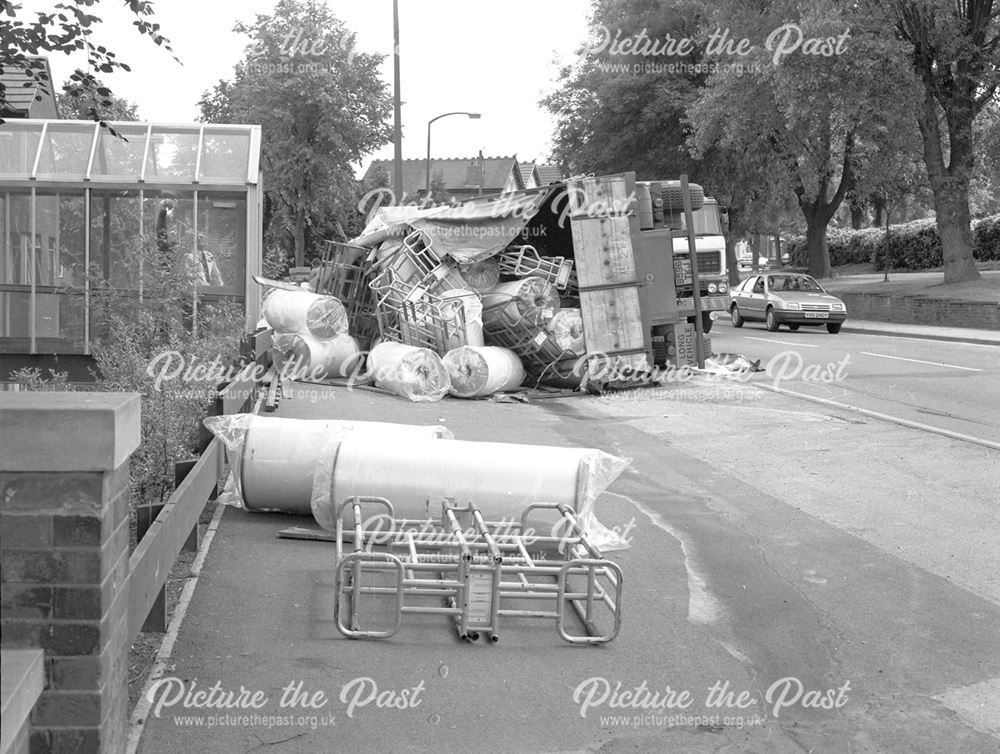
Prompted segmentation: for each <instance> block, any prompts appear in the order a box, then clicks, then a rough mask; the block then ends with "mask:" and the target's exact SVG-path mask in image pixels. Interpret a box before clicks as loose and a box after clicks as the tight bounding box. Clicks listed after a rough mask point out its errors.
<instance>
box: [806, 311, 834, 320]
mask: <svg viewBox="0 0 1000 754" xmlns="http://www.w3.org/2000/svg"><path fill="white" fill-rule="evenodd" d="M803 313H804V314H805V315H806V319H828V318H829V317H830V315H829V313H827V312H803Z"/></svg>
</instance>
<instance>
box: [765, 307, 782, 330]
mask: <svg viewBox="0 0 1000 754" xmlns="http://www.w3.org/2000/svg"><path fill="white" fill-rule="evenodd" d="M764 324H765V325H766V326H767V329H768V331H769V332H778V328H779V327H781V323H780V322H778V317H777V316H776V315H775V313H774V307H772V306H769V307H768V308H767V314H765V315H764Z"/></svg>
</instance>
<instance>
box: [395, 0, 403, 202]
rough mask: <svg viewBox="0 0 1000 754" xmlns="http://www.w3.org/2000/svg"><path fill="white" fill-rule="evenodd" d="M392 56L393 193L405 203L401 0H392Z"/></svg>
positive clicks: (397, 200)
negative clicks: (400, 50)
mask: <svg viewBox="0 0 1000 754" xmlns="http://www.w3.org/2000/svg"><path fill="white" fill-rule="evenodd" d="M392 42H393V46H392V58H393V65H392V67H393V81H392V88H393V97H392V100H393V102H392V106H393V132H392V141H393V148H394V152H393V160H392V193H393V194H394V196H395V200H396V204H402V203H403V122H402V116H401V114H400V110H401V106H400V94H399V0H392Z"/></svg>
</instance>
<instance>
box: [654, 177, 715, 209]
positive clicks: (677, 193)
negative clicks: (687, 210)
mask: <svg viewBox="0 0 1000 754" xmlns="http://www.w3.org/2000/svg"><path fill="white" fill-rule="evenodd" d="M688 192H689V193H690V194H691V211H692V212H694V211H695V210H698V209H701V208H702V206H704V204H705V190H704V189H703V188H702V187H701V186H699V185H698V184H697V183H689V184H688ZM660 196H662V197H663V210H664V212H670V211H673V212H675V213H679V212H681V211H683V208H684V192H683V191H681V182H680V181H661V182H660Z"/></svg>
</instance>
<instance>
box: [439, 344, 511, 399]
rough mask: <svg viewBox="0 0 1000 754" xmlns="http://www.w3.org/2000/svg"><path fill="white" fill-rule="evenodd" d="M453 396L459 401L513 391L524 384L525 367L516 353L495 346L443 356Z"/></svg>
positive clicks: (456, 349)
mask: <svg viewBox="0 0 1000 754" xmlns="http://www.w3.org/2000/svg"><path fill="white" fill-rule="evenodd" d="M443 360H444V365H445V367H447V369H448V375H449V376H450V377H451V394H452V395H454V396H457V397H459V398H475V397H478V396H483V395H492V394H493V393H499V392H503V391H505V390H514V389H516V388H518V387H520V385H521V383H522V382H524V365H523V364H522V363H521V360H520V359H519V358H518V357H517V354H515V353H514V352H513V351H511V350H509V349H507V348H498V347H496V346H482V347H473V346H462V347H461V348H455V349H453V350H451V351H448V353H446V354H445V356H444V359H443Z"/></svg>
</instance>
